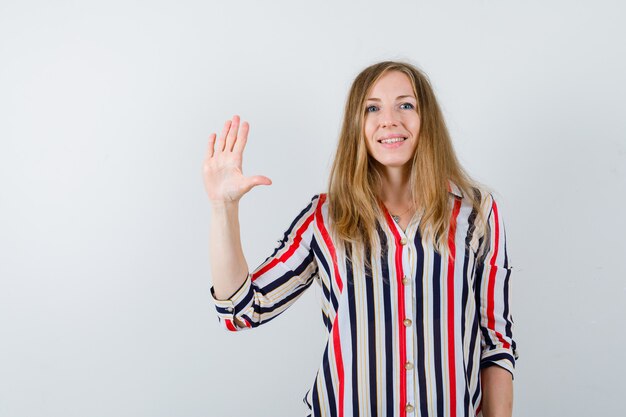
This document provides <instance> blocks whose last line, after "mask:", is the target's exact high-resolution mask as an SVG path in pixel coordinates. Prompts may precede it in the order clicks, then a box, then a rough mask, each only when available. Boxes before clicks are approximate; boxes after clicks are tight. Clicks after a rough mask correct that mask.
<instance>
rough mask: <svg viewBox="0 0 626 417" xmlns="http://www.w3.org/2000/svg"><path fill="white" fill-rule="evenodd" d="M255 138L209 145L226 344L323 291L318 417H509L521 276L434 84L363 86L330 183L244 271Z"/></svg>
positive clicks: (404, 80)
mask: <svg viewBox="0 0 626 417" xmlns="http://www.w3.org/2000/svg"><path fill="white" fill-rule="evenodd" d="M248 129H249V127H248V124H247V123H246V122H243V123H240V120H239V117H237V116H235V117H233V119H232V120H229V121H227V122H226V124H225V125H224V128H223V130H222V133H221V134H220V136H219V137H217V136H216V135H215V134H212V135H211V136H210V139H209V146H208V151H207V155H206V160H205V161H204V165H203V168H204V181H205V188H206V191H207V193H208V196H209V199H210V201H211V208H212V212H211V219H212V225H211V232H210V255H211V272H212V276H213V287H212V288H211V294H212V298H213V302H214V303H215V306H216V309H217V313H218V317H219V318H220V321H221V322H222V323H223V325H224V326H225V327H226V328H227V329H229V330H232V331H237V330H243V329H249V328H253V327H256V326H258V325H260V324H262V323H266V322H268V321H270V320H271V319H273V318H275V317H276V316H277V315H279V314H280V313H282V312H283V311H285V310H286V309H287V308H288V307H289V306H290V305H291V304H292V303H294V302H295V300H296V299H297V298H298V297H299V296H300V295H301V294H302V293H303V292H304V290H306V289H307V288H308V287H309V286H310V285H311V284H312V283H313V281H317V283H318V284H319V285H320V286H321V288H322V293H323V296H322V298H323V299H322V318H323V322H324V325H325V326H326V328H327V329H328V341H327V344H326V348H325V350H324V353H323V357H322V361H321V364H320V367H319V371H318V373H317V375H316V377H315V380H314V381H313V383H312V385H311V388H310V390H309V391H308V392H307V393H306V395H305V397H304V402H305V404H306V405H307V406H308V409H309V410H310V411H309V415H313V416H346V417H348V416H357V415H358V416H439V417H440V416H475V415H479V414H480V413H482V415H484V416H486V417H494V416H511V413H512V402H513V387H512V375H513V370H514V366H515V360H516V359H517V352H516V345H515V342H514V341H513V336H512V327H513V320H512V316H511V312H510V309H509V277H510V271H511V266H510V265H509V260H508V256H507V252H506V249H507V248H506V236H505V231H504V224H503V221H502V214H501V213H500V209H499V206H498V204H497V202H496V200H495V199H494V196H493V195H492V194H491V193H489V192H487V191H486V190H485V189H484V188H483V187H479V186H478V185H477V184H476V183H474V182H473V181H472V180H471V179H470V178H469V177H468V176H467V174H465V172H464V171H463V169H462V168H461V166H460V165H459V162H458V161H457V158H456V157H455V154H454V150H453V147H452V143H451V140H450V137H449V134H448V131H447V129H446V125H445V123H444V119H443V116H442V114H441V110H440V108H439V106H438V104H437V101H436V99H435V96H434V93H433V90H432V87H431V85H430V83H429V81H428V79H427V78H426V76H425V75H424V74H423V73H422V72H421V71H419V70H418V69H417V68H415V67H413V66H412V65H409V64H406V63H401V62H381V63H378V64H375V65H372V66H370V67H368V68H366V69H365V70H363V71H362V72H361V73H360V74H359V75H358V76H357V78H356V79H355V81H354V83H353V84H352V87H351V89H350V93H349V96H348V100H347V103H346V108H345V115H344V120H343V127H342V130H341V134H340V137H339V144H338V148H337V153H336V156H335V161H334V164H333V167H332V172H331V175H330V181H329V187H328V193H324V194H319V195H315V196H314V197H313V198H312V200H311V202H310V203H309V204H308V205H307V206H306V207H305V208H304V209H303V210H302V212H301V213H300V214H299V215H298V216H297V217H296V219H295V220H294V221H293V222H292V224H291V226H290V227H289V229H288V230H287V231H286V232H285V235H284V238H283V239H282V241H281V243H280V244H279V246H278V247H277V248H276V249H275V250H274V251H273V253H272V254H271V255H270V256H269V257H268V258H267V259H266V260H265V261H264V262H263V263H262V264H261V265H260V266H258V267H257V268H256V269H255V270H253V271H252V272H249V269H248V265H247V263H246V260H245V258H244V255H243V252H242V249H241V242H240V236H239V223H238V202H239V199H240V198H241V197H242V196H243V195H244V194H245V193H246V192H248V191H249V190H250V189H252V188H253V187H255V186H257V185H269V184H271V181H270V180H269V178H267V177H263V176H253V177H246V176H244V175H243V173H242V170H241V159H242V153H243V149H244V147H245V144H246V140H247V136H248Z"/></svg>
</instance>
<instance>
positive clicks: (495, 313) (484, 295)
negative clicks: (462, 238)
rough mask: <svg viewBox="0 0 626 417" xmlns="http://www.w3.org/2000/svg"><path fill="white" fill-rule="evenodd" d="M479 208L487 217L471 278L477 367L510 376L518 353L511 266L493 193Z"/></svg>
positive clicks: (500, 215)
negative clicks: (478, 344) (511, 299)
mask: <svg viewBox="0 0 626 417" xmlns="http://www.w3.org/2000/svg"><path fill="white" fill-rule="evenodd" d="M483 207H485V210H486V211H488V217H487V222H486V231H485V235H484V236H483V239H482V243H481V249H480V250H479V256H478V261H477V267H476V276H475V281H474V282H475V285H476V287H475V290H476V299H477V304H478V306H477V307H478V309H479V312H480V330H481V346H482V352H481V368H486V367H488V366H492V365H497V366H500V367H502V368H504V369H506V370H507V371H509V372H510V373H511V375H514V369H515V361H516V359H517V358H518V353H517V346H516V343H515V341H514V340H513V316H512V314H511V310H510V306H509V294H510V291H509V282H510V277H511V269H512V267H511V265H510V263H509V257H508V254H507V246H506V233H505V230H504V222H503V221H502V214H501V213H500V210H499V206H498V204H497V202H496V200H495V198H494V197H493V195H491V194H490V195H488V196H487V198H486V202H485V205H484V206H483Z"/></svg>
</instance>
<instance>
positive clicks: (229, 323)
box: [211, 195, 319, 331]
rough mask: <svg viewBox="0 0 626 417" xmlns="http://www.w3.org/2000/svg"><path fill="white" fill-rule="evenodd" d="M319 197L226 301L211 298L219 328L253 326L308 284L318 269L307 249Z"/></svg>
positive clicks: (288, 303)
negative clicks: (219, 324) (220, 326)
mask: <svg viewBox="0 0 626 417" xmlns="http://www.w3.org/2000/svg"><path fill="white" fill-rule="evenodd" d="M318 200H319V196H318V195H316V196H314V197H313V199H312V200H311V202H310V203H309V205H308V206H307V207H306V208H304V209H303V210H302V211H301V212H300V213H299V214H298V215H297V216H296V218H295V219H294V220H293V222H292V223H291V225H290V226H289V228H288V229H287V231H286V232H285V233H284V235H283V238H282V239H281V240H279V243H278V246H277V247H276V248H275V249H274V251H273V253H272V254H271V255H270V256H269V257H267V258H266V259H265V261H263V262H262V263H261V265H259V266H258V267H257V268H256V269H255V270H254V271H253V272H251V273H249V274H248V275H247V277H246V279H245V281H244V282H243V284H242V285H241V287H240V288H239V289H238V290H237V291H236V292H235V293H234V294H233V295H232V296H231V297H229V298H228V299H227V300H218V299H216V298H215V293H214V289H213V287H211V300H212V301H213V304H214V305H215V309H216V311H217V317H218V320H219V321H220V323H221V324H222V325H223V327H224V328H225V329H227V330H230V331H239V330H245V329H250V328H254V327H257V326H259V325H261V324H263V323H267V322H269V321H270V320H272V319H274V318H275V317H277V316H278V315H280V314H281V313H283V312H284V311H285V310H286V309H287V308H289V307H290V306H291V305H292V304H293V303H294V302H295V301H296V300H297V299H298V298H299V297H300V296H301V295H302V294H303V293H304V291H305V290H306V289H307V288H308V287H309V286H311V284H312V283H313V281H314V278H315V276H316V275H317V272H318V267H317V262H316V261H315V256H314V254H313V251H312V249H311V241H312V239H313V236H314V230H313V229H314V221H313V219H314V216H315V209H316V207H317V202H318Z"/></svg>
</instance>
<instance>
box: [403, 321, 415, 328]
mask: <svg viewBox="0 0 626 417" xmlns="http://www.w3.org/2000/svg"><path fill="white" fill-rule="evenodd" d="M411 324H413V322H412V321H411V319H404V325H405V326H406V327H409V326H410V325H411Z"/></svg>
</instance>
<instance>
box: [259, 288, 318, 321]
mask: <svg viewBox="0 0 626 417" xmlns="http://www.w3.org/2000/svg"><path fill="white" fill-rule="evenodd" d="M311 284H313V280H309V281H307V282H306V283H304V284H301V285H299V286H297V287H296V288H295V289H294V290H293V292H292V293H290V294H289V295H287V296H286V297H285V298H282V299H281V300H280V301H277V302H275V303H274V304H272V305H271V306H268V307H262V306H260V305H258V304H253V305H252V308H253V309H254V312H255V313H257V314H267V313H271V312H272V311H274V310H278V309H279V308H280V307H282V306H283V305H285V304H288V303H289V302H290V301H292V300H293V299H295V298H298V297H299V296H300V294H302V293H303V292H304V291H305V290H306V289H307V288H309V287H310V286H311ZM282 313H283V312H281V313H279V314H278V315H276V316H273V317H271V318H269V319H265V320H263V319H260V321H263V322H265V323H267V322H268V321H270V320H271V319H274V318H276V317H278V316H279V315H280V314H282Z"/></svg>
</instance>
